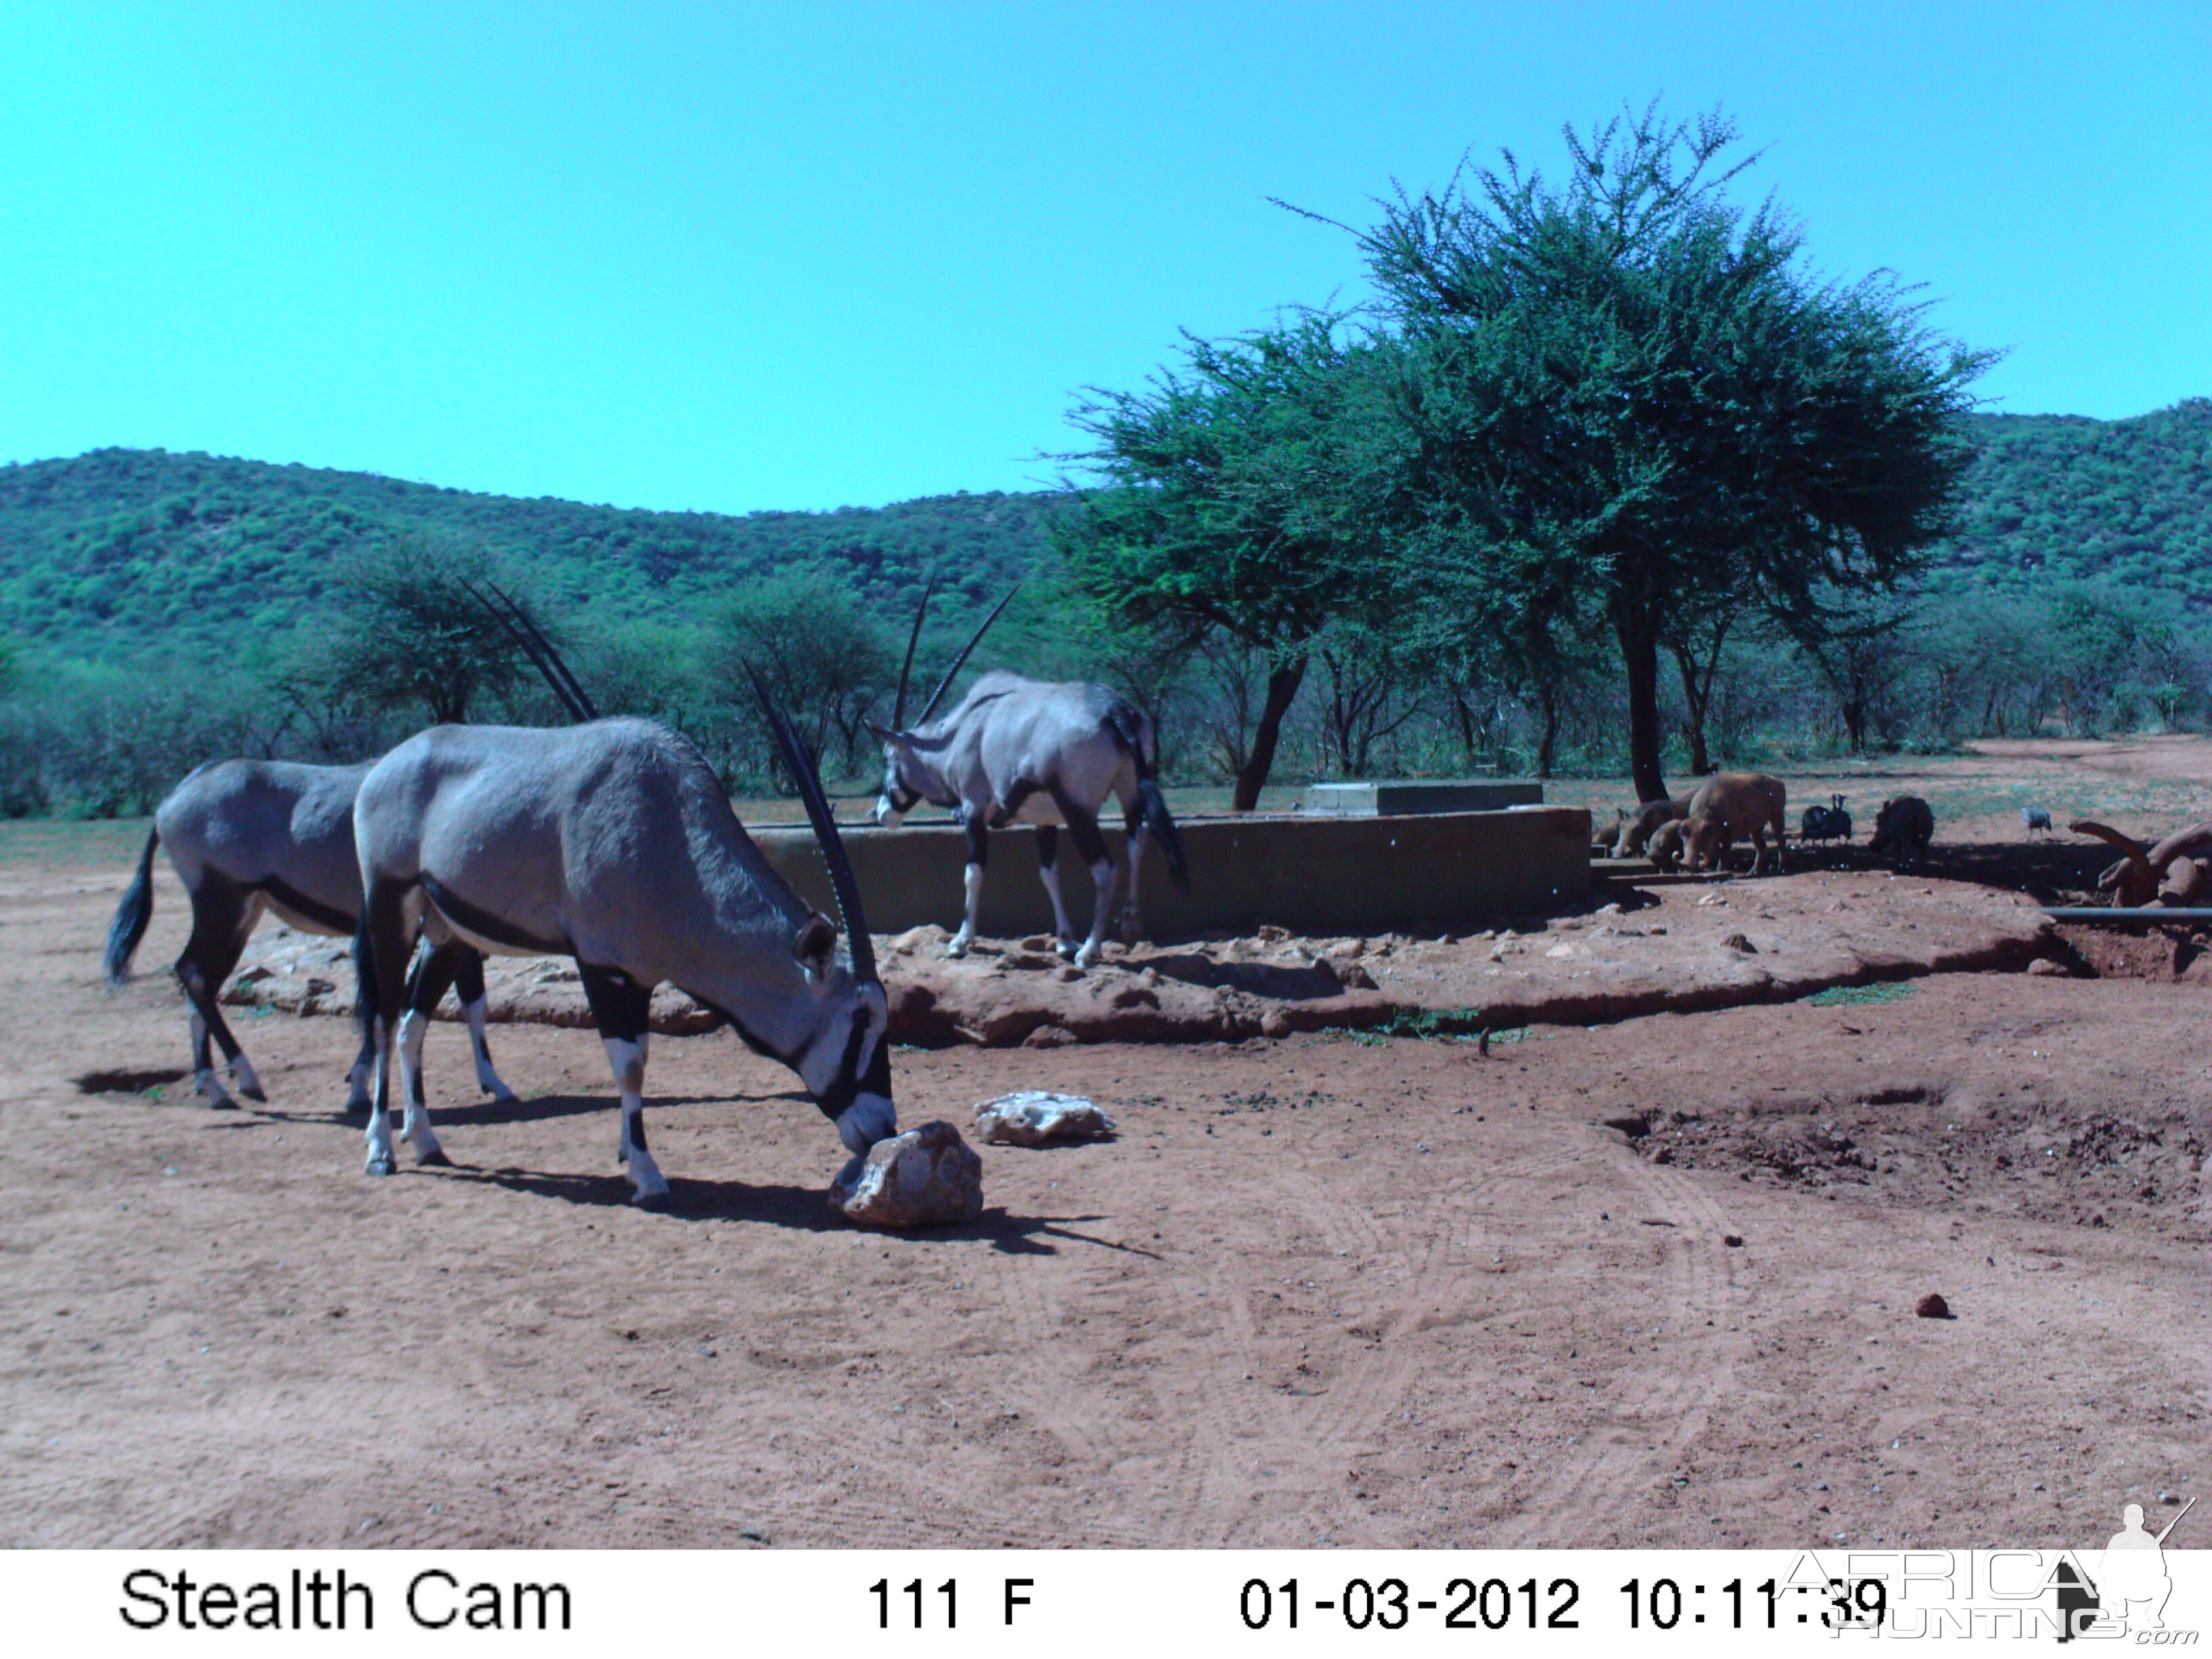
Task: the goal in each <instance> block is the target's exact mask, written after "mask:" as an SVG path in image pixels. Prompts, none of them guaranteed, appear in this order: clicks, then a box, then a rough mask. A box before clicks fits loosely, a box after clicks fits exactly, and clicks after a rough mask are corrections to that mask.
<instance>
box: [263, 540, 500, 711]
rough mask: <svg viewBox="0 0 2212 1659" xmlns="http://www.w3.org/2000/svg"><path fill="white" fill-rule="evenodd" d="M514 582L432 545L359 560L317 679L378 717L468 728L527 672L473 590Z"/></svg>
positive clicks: (469, 556)
mask: <svg viewBox="0 0 2212 1659" xmlns="http://www.w3.org/2000/svg"><path fill="white" fill-rule="evenodd" d="M511 580H512V579H511V578H503V577H502V576H501V575H500V574H498V573H497V572H496V571H495V570H494V568H493V567H492V565H491V562H490V561H489V559H487V558H486V557H485V556H483V554H481V553H479V552H477V550H474V549H472V548H469V547H465V546H459V545H455V544H447V543H444V542H441V541H437V540H435V539H433V538H422V537H403V538H400V539H399V540H398V541H397V542H395V543H393V544H392V545H390V546H389V547H386V548H383V549H380V550H375V551H374V552H369V553H364V554H360V555H357V556H354V557H353V558H351V559H349V560H348V561H347V562H345V563H344V564H343V566H342V567H341V568H340V570H339V573H338V575H337V581H336V583H335V594H334V597H335V599H336V600H337V617H336V618H335V626H334V628H333V629H332V631H331V635H329V637H328V638H327V640H325V641H319V642H318V643H316V645H315V646H314V647H313V652H312V657H311V659H309V660H308V661H307V673H308V675H309V676H310V678H313V679H314V680H316V681H318V682H319V684H321V685H322V686H324V687H325V688H326V689H328V690H332V691H336V692H338V693H340V694H342V695H343V696H347V697H351V698H357V699H358V700H359V701H360V702H362V703H365V704H366V705H368V706H369V707H371V708H392V709H409V708H416V707H419V708H421V709H422V712H423V714H425V715H427V716H428V720H429V721H430V723H431V724H432V725H433V726H446V725H455V726H457V725H459V724H461V723H463V722H464V721H465V720H467V719H468V718H469V715H470V713H471V710H473V709H474V708H477V707H479V706H480V705H481V704H482V702H483V701H484V700H485V699H486V698H492V697H498V696H503V695H505V694H507V692H510V691H512V690H513V689H514V687H515V685H516V684H517V682H518V680H519V679H520V678H521V676H522V675H523V674H524V673H525V672H526V666H525V665H524V662H523V658H522V653H521V652H520V650H519V649H518V648H517V647H516V645H515V643H514V640H513V635H510V634H509V633H508V632H507V629H506V628H505V627H504V626H503V625H502V624H501V623H500V622H499V620H498V619H497V618H496V617H494V616H492V615H491V613H490V612H489V611H486V610H485V609H484V608H483V605H481V604H479V603H478V602H477V599H476V598H475V596H474V595H473V594H471V592H470V591H469V589H470V587H471V586H475V587H477V588H479V589H481V588H483V587H484V586H487V584H492V583H501V582H503V581H506V582H511ZM300 666H301V664H300V663H299V662H295V670H296V669H297V668H299V667H300Z"/></svg>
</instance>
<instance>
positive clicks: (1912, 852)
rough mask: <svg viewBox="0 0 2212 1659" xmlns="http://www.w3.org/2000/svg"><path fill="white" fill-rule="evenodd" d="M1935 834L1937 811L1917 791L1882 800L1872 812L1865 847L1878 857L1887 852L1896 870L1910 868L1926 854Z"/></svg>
mask: <svg viewBox="0 0 2212 1659" xmlns="http://www.w3.org/2000/svg"><path fill="white" fill-rule="evenodd" d="M1935 835H1936V814H1935V813H1934V812H1933V811H1931V810H1929V805H1928V803H1927V802H1926V801H1924V800H1923V799H1920V797H1919V796H1917V795H1899V797H1897V799H1894V800H1886V801H1884V802H1882V804H1881V811H1880V812H1878V813H1876V814H1875V821H1874V839H1873V840H1872V841H1871V842H1868V843H1867V847H1868V850H1869V851H1870V852H1872V853H1873V854H1875V857H1877V858H1879V857H1881V854H1884V853H1887V854H1889V855H1890V857H1891V858H1892V859H1893V860H1895V862H1896V866H1897V867H1898V868H1899V870H1905V869H1909V868H1911V866H1913V865H1916V864H1917V863H1919V862H1920V861H1921V860H1923V859H1924V858H1926V857H1927V856H1928V843H1929V841H1931V840H1933V839H1934V837H1935Z"/></svg>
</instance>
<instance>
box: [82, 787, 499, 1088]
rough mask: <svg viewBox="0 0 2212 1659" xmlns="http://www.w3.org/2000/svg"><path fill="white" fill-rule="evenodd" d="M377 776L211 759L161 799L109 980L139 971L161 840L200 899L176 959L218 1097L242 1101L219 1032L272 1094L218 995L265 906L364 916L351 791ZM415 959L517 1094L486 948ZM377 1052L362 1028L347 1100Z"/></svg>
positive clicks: (314, 922)
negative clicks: (492, 1029) (492, 1028)
mask: <svg viewBox="0 0 2212 1659" xmlns="http://www.w3.org/2000/svg"><path fill="white" fill-rule="evenodd" d="M367 776H368V764H367V763H363V764H362V765H359V766H308V765H304V764H302V763H298V762H294V761H259V760H222V761H210V762H209V763H207V764H205V765H204V766H200V767H197V768H196V769H193V770H192V771H191V773H190V774H188V775H186V776H185V780H184V781H183V782H181V783H179V785H178V786H177V787H175V788H174V789H173V790H171V791H170V792H169V796H168V799H166V800H164V801H163V802H162V803H161V805H160V806H158V807H157V808H155V812H154V828H153V829H152V830H151V831H150V832H149V834H148V836H147V837H146V845H145V848H144V850H143V851H142V852H141V853H140V854H139V855H138V870H137V874H136V875H135V876H133V877H132V878H131V884H130V885H129V886H128V887H126V888H125V890H124V892H123V900H122V902H121V903H120V904H118V906H117V907H116V911H115V920H114V921H113V922H112V923H111V924H110V925H109V927H108V930H107V949H106V956H105V959H104V961H105V966H106V970H107V982H108V984H109V986H110V987H116V986H119V985H121V984H122V983H123V982H124V981H125V980H127V979H129V978H130V976H131V957H132V956H133V955H134V954H135V953H136V952H137V949H138V945H139V941H140V940H142V939H144V938H145V936H146V927H147V924H148V923H149V921H152V919H153V915H154V850H155V848H157V847H163V846H166V847H167V848H168V854H169V862H170V863H171V864H172V865H173V866H175V869H176V872H177V875H178V877H179V879H180V880H182V881H183V883H184V884H185V896H186V897H187V898H188V899H189V900H190V901H191V908H192V931H191V937H190V938H189V939H187V940H186V941H185V948H184V952H183V954H182V955H180V956H179V957H178V958H177V964H176V975H177V982H178V983H179V985H181V986H182V987H184V991H185V1004H186V1006H187V1007H189V1008H190V1010H191V1048H192V1077H193V1082H194V1085H195V1086H196V1087H197V1089H198V1091H199V1092H200V1093H201V1094H202V1095H204V1097H206V1098H207V1101H208V1103H209V1104H210V1105H211V1106H218V1107H232V1106H235V1105H236V1104H237V1102H236V1101H235V1100H234V1099H233V1098H232V1097H231V1093H230V1091H229V1089H228V1088H227V1087H225V1086H224V1084H223V1080H222V1078H221V1076H219V1075H218V1074H217V1073H216V1068H215V1062H214V1056H213V1055H212V1054H210V1052H209V1048H208V1041H209V1038H210V1036H212V1037H213V1038H214V1040H215V1043H216V1047H218V1048H221V1049H222V1058H223V1061H224V1064H225V1065H226V1066H228V1068H229V1071H230V1074H231V1081H232V1082H233V1083H234V1084H235V1085H237V1088H238V1091H239V1093H240V1094H242V1095H244V1096H245V1097H246V1098H247V1099H249V1100H261V1099H264V1098H266V1097H265V1096H264V1093H263V1091H262V1088H261V1079H260V1078H259V1077H258V1075H257V1074H256V1073H255V1072H254V1069H253V1062H252V1060H249V1059H247V1058H246V1051H245V1050H244V1049H243V1048H240V1046H239V1042H238V1039H237V1038H236V1037H235V1036H233V1035H232V1034H231V1030H230V1027H229V1026H228V1024H225V1023H224V1020H223V1018H222V1007H221V1006H220V1002H219V999H220V998H221V996H222V987H223V981H226V980H228V978H229V977H230V975H231V974H232V972H233V970H234V969H236V968H237V966H238V959H239V957H240V954H241V953H242V952H243V951H245V949H246V937H247V935H249V934H250V933H252V931H253V928H254V925H255V923H257V922H258V921H259V920H260V919H261V915H262V913H263V912H264V910H266V911H268V912H269V913H270V914H272V915H276V916H277V917H278V918H279V919H281V920H283V921H287V922H289V923H290V924H291V925H292V926H293V927H297V928H300V929H301V930H302V931H303V932H306V933H334V934H337V935H339V936H340V937H343V938H349V937H351V936H352V935H353V933H355V932H356V929H357V928H358V927H359V926H360V923H361V866H360V865H359V863H358V862H357V861H356V859H355V857H354V850H353V803H354V797H355V796H356V794H357V793H360V789H361V781H362V779H363V778H365V777H367ZM419 971H421V972H422V974H423V975H424V989H425V991H426V992H428V991H429V990H430V989H431V987H435V994H434V995H431V996H430V997H429V1000H428V1006H433V1007H435V1006H436V1005H437V1001H438V999H439V998H440V997H442V996H443V995H444V994H445V992H446V989H447V987H448V986H452V987H453V988H454V989H455V990H456V991H457V992H458V993H459V996H460V1001H461V1012H462V1013H463V1015H464V1016H465V1018H467V1020H468V1023H469V1037H470V1040H471V1042H472V1043H473V1044H474V1045H475V1048H476V1057H477V1084H478V1085H479V1086H481V1087H482V1088H483V1091H485V1092H486V1093H487V1094H490V1095H492V1096H494V1097H496V1098H498V1099H501V1100H512V1099H513V1098H514V1095H513V1091H511V1090H509V1089H508V1088H507V1085H506V1084H505V1083H503V1082H502V1081H501V1079H500V1076H499V1073H497V1072H495V1071H494V1070H493V1069H492V1063H491V1050H490V1048H489V1046H488V1045H487V1044H486V1043H485V1041H484V979H483V957H479V956H478V955H477V953H476V952H475V951H470V950H467V949H465V948H463V949H460V950H458V951H453V952H452V953H450V954H447V955H441V956H440V957H435V958H428V959H426V960H425V962H424V963H423V964H422V968H421V969H420V970H419ZM374 1060H375V1048H374V1043H373V1042H371V1040H370V1038H369V1036H368V1035H367V1033H366V1032H364V1034H363V1036H362V1045H361V1053H360V1054H359V1056H358V1057H357V1058H356V1060H355V1061H354V1064H353V1069H352V1071H351V1072H349V1073H348V1074H347V1092H348V1096H349V1099H348V1109H349V1110H354V1111H361V1110H365V1109H367V1108H368V1079H369V1072H370V1069H371V1067H372V1066H373V1064H374Z"/></svg>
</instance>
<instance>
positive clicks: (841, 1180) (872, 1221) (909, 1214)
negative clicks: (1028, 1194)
mask: <svg viewBox="0 0 2212 1659" xmlns="http://www.w3.org/2000/svg"><path fill="white" fill-rule="evenodd" d="M854 1164H857V1165H858V1166H859V1167H858V1168H857V1169H856V1168H854V1166H853V1165H852V1164H848V1166H847V1167H846V1169H845V1171H844V1172H843V1173H842V1174H841V1175H840V1176H838V1177H837V1180H836V1182H835V1183H833V1184H832V1185H831V1187H830V1188H829V1202H830V1203H831V1204H832V1205H834V1206H836V1208H838V1209H840V1210H842V1211H843V1212H845V1213H846V1214H847V1215H848V1216H850V1217H851V1218H853V1219H854V1220H855V1221H860V1222H866V1224H867V1225H870V1226H873V1227H943V1226H951V1225H957V1224H959V1223H962V1222H968V1221H973V1220H975V1218H977V1217H978V1216H980V1215H981V1214H982V1213H983V1160H982V1159H981V1158H978V1157H977V1156H976V1155H975V1152H974V1151H973V1150H972V1149H971V1148H970V1147H969V1145H968V1143H967V1142H966V1141H964V1140H963V1139H961V1138H960V1132H959V1131H958V1130H957V1129H956V1128H954V1127H952V1126H951V1124H950V1123H944V1122H937V1123H924V1124H921V1125H920V1126H918V1127H915V1128H912V1129H908V1131H907V1132H906V1133H904V1134H900V1135H893V1136H891V1137H890V1139H885V1140H879V1141H878V1142H877V1143H876V1144H875V1145H874V1146H872V1147H870V1148H869V1149H868V1152H867V1156H866V1157H865V1158H856V1159H854Z"/></svg>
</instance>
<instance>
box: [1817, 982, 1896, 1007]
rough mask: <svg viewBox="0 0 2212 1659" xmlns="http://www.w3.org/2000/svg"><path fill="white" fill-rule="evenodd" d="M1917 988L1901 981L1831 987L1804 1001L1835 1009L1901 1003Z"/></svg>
mask: <svg viewBox="0 0 2212 1659" xmlns="http://www.w3.org/2000/svg"><path fill="white" fill-rule="evenodd" d="M1917 988H1918V987H1916V986H1913V985H1911V984H1910V983H1908V982H1906V981H1901V980H1884V981H1882V982H1881V984H1879V985H1831V986H1830V987H1828V988H1827V989H1826V990H1825V991H1815V992H1814V993H1813V994H1812V995H1811V996H1809V997H1807V998H1806V999H1805V1000H1806V1001H1808V1002H1809V1003H1811V1004H1812V1005H1813V1006H1814V1007H1815V1008H1836V1007H1842V1006H1847V1005H1850V1004H1853V1003H1862V1002H1902V1001H1904V1000H1905V998H1907V997H1909V996H1911V994H1913V992H1914V991H1915V990H1916V989H1917Z"/></svg>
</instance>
